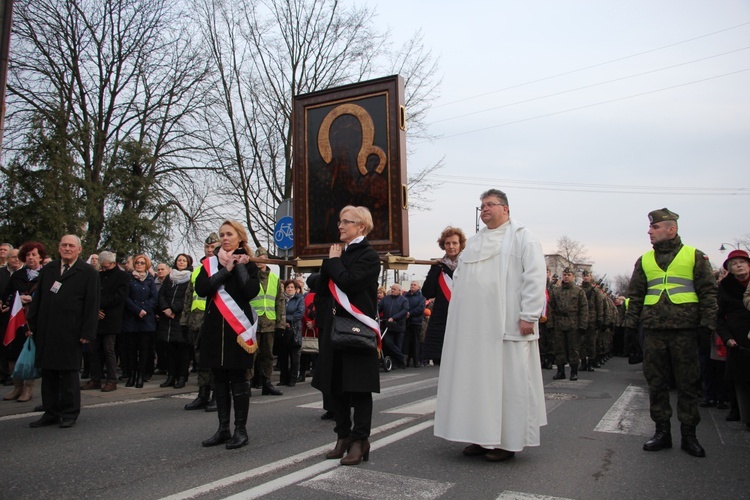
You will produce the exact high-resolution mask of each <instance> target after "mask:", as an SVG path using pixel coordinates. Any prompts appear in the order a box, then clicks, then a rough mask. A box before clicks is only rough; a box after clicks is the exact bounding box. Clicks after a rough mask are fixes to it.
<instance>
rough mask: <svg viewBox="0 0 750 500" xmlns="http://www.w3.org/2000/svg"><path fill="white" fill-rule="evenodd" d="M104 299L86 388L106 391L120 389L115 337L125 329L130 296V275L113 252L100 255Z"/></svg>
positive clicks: (101, 286) (101, 304)
mask: <svg viewBox="0 0 750 500" xmlns="http://www.w3.org/2000/svg"><path fill="white" fill-rule="evenodd" d="M99 266H100V268H101V270H100V271H99V281H100V290H101V293H100V301H101V303H100V304H99V307H100V309H99V326H98V328H97V336H96V340H93V341H91V344H90V350H89V352H90V355H91V379H90V380H89V381H88V382H87V383H86V385H84V386H83V387H81V389H82V390H84V391H86V390H94V389H100V390H101V391H102V392H111V391H114V390H117V356H115V340H116V338H117V335H118V334H119V333H120V332H121V331H122V315H123V312H124V311H125V298H126V297H127V296H128V287H129V286H130V275H129V274H128V273H126V272H125V271H123V270H122V269H120V267H119V266H118V265H117V256H116V255H115V254H114V253H112V252H109V251H106V250H105V251H103V252H101V253H100V254H99ZM103 366H106V367H107V373H106V379H105V384H104V386H103V387H102V384H101V380H102V375H103V370H102V367H103Z"/></svg>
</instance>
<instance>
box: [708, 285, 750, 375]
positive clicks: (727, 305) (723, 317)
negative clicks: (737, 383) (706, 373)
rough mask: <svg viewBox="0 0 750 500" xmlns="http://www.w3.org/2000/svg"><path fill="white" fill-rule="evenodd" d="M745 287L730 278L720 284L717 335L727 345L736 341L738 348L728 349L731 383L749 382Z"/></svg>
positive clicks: (749, 326)
mask: <svg viewBox="0 0 750 500" xmlns="http://www.w3.org/2000/svg"><path fill="white" fill-rule="evenodd" d="M743 293H745V287H744V286H742V285H741V284H740V282H739V281H737V278H735V277H734V275H732V274H729V275H727V276H726V277H725V278H724V279H723V280H721V281H720V282H719V293H718V295H717V302H718V304H719V313H718V318H717V321H716V332H717V333H718V334H719V336H720V337H721V340H722V341H723V342H724V345H726V343H727V341H729V340H730V339H734V341H735V342H737V344H739V346H738V347H727V378H729V379H730V380H742V381H745V382H748V381H750V339H748V338H747V335H748V331H750V311H748V310H747V309H746V308H745V306H744V304H743V303H742V294H743Z"/></svg>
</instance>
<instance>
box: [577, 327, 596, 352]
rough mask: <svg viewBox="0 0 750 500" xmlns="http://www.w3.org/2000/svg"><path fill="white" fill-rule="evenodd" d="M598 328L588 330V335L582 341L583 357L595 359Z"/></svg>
mask: <svg viewBox="0 0 750 500" xmlns="http://www.w3.org/2000/svg"><path fill="white" fill-rule="evenodd" d="M597 337H598V335H597V331H596V328H594V327H590V328H588V329H587V330H586V335H584V336H583V338H582V339H581V357H585V358H589V359H594V358H595V357H596V339H597Z"/></svg>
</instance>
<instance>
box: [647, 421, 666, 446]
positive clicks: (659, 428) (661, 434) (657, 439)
mask: <svg viewBox="0 0 750 500" xmlns="http://www.w3.org/2000/svg"><path fill="white" fill-rule="evenodd" d="M671 447H672V425H671V424H670V422H669V421H667V422H657V424H656V432H655V433H654V437H652V438H651V439H649V440H648V441H646V442H645V443H643V450H644V451H659V450H663V449H664V448H671Z"/></svg>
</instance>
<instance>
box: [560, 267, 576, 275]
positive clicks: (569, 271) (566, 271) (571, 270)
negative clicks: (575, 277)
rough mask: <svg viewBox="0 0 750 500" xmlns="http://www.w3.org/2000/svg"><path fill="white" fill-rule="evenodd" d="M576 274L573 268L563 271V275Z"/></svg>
mask: <svg viewBox="0 0 750 500" xmlns="http://www.w3.org/2000/svg"><path fill="white" fill-rule="evenodd" d="M575 273H576V272H575V271H574V270H573V268H572V267H566V268H565V269H563V274H575Z"/></svg>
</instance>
